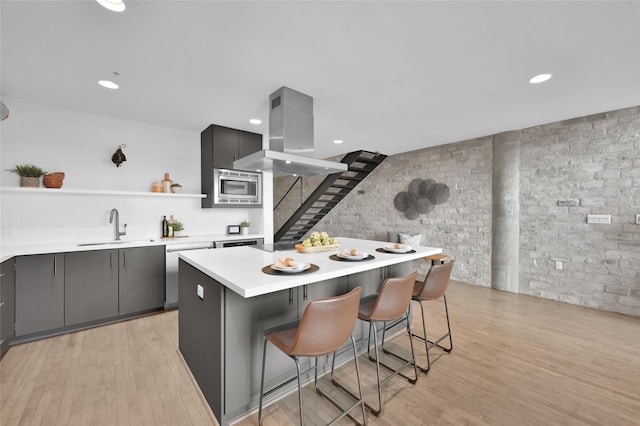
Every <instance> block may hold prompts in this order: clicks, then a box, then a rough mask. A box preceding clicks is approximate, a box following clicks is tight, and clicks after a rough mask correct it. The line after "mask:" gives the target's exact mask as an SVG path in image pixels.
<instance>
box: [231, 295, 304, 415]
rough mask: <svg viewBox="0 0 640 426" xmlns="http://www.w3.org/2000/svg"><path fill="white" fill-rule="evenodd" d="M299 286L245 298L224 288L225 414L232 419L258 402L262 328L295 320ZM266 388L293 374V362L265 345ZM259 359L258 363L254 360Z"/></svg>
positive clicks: (270, 346)
mask: <svg viewBox="0 0 640 426" xmlns="http://www.w3.org/2000/svg"><path fill="white" fill-rule="evenodd" d="M298 290H299V289H295V288H293V289H290V290H283V291H277V292H274V293H269V294H265V295H263V296H260V297H253V298H248V299H245V298H243V297H242V296H240V295H238V294H237V293H235V292H233V291H232V290H228V289H225V291H226V292H225V296H226V297H225V306H224V311H225V313H226V318H227V321H226V322H225V337H226V341H225V345H224V354H225V362H224V366H225V372H226V374H228V375H229V380H225V417H226V418H233V417H235V416H237V415H239V414H241V413H243V412H245V411H247V410H249V409H250V408H251V407H255V406H256V405H257V403H258V399H259V393H260V372H261V366H262V363H261V361H262V348H263V342H264V337H263V335H262V331H263V330H265V329H267V328H270V327H274V326H276V325H281V324H285V323H287V322H290V321H295V320H296V319H297V305H298V303H297V300H299V297H298ZM267 350H268V351H269V354H268V357H267V365H266V368H265V388H266V389H270V388H272V387H274V386H276V385H278V384H280V383H282V382H284V381H286V380H287V379H290V378H291V377H292V376H293V372H294V371H295V364H294V363H293V362H292V361H291V359H290V358H289V357H288V356H286V355H284V354H283V353H282V352H280V351H278V350H277V349H274V347H273V345H267ZM256 360H260V362H256Z"/></svg>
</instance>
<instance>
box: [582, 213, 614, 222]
mask: <svg viewBox="0 0 640 426" xmlns="http://www.w3.org/2000/svg"><path fill="white" fill-rule="evenodd" d="M587 223H611V215H610V214H589V215H587Z"/></svg>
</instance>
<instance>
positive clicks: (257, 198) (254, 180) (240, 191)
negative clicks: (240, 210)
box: [213, 169, 262, 207]
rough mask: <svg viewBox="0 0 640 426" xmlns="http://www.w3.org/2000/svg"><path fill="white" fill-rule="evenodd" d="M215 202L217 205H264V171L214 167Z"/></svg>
mask: <svg viewBox="0 0 640 426" xmlns="http://www.w3.org/2000/svg"><path fill="white" fill-rule="evenodd" d="M213 204H214V205H215V206H216V207H224V206H228V207H240V206H244V207H259V206H262V173H257V172H244V171H241V170H227V169H213Z"/></svg>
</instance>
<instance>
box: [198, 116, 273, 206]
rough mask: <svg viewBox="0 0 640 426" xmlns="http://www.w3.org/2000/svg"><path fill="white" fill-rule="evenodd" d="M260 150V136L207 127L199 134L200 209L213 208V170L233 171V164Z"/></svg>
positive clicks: (225, 128)
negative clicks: (202, 196) (202, 197)
mask: <svg viewBox="0 0 640 426" xmlns="http://www.w3.org/2000/svg"><path fill="white" fill-rule="evenodd" d="M261 149H262V135H261V134H259V133H251V132H245V131H243V130H236V129H230V128H229V127H224V126H217V125H215V124H211V125H209V127H207V128H206V129H204V130H203V131H202V133H201V134H200V172H201V188H202V193H203V194H207V198H204V199H203V200H202V207H205V208H210V207H213V169H214V168H216V169H233V162H234V161H235V160H237V159H239V158H242V157H246V156H247V155H249V154H253V153H254V152H258V151H260V150H261Z"/></svg>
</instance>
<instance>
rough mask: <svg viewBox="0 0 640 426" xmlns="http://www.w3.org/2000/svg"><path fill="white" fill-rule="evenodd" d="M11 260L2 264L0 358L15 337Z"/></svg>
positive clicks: (13, 285) (13, 283)
mask: <svg viewBox="0 0 640 426" xmlns="http://www.w3.org/2000/svg"><path fill="white" fill-rule="evenodd" d="M13 262H14V260H13V259H10V260H6V261H4V262H2V265H1V274H2V278H1V281H0V358H1V357H2V356H4V354H5V353H6V352H7V349H9V343H11V340H12V339H13V338H14V336H15V322H16V319H15V288H16V287H15V275H14V267H13Z"/></svg>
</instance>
